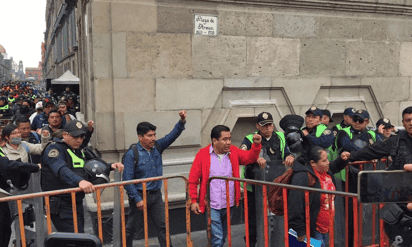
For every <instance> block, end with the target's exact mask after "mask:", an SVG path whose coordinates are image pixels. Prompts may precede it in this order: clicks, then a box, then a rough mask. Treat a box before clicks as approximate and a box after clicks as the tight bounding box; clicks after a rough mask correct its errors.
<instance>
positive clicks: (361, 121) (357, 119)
mask: <svg viewBox="0 0 412 247" xmlns="http://www.w3.org/2000/svg"><path fill="white" fill-rule="evenodd" d="M353 122H355V123H360V124H363V122H365V120H363V119H362V118H359V117H354V118H353Z"/></svg>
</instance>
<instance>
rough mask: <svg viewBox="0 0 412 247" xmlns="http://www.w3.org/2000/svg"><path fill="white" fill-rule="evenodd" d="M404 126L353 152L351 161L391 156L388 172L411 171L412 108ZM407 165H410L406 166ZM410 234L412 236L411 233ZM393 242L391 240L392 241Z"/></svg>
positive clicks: (404, 113)
mask: <svg viewBox="0 0 412 247" xmlns="http://www.w3.org/2000/svg"><path fill="white" fill-rule="evenodd" d="M402 124H403V127H404V128H405V130H399V131H398V133H397V135H394V136H391V137H389V139H387V140H386V141H383V142H377V143H375V144H374V145H372V146H367V147H365V148H363V149H360V150H357V151H353V152H351V156H350V159H349V161H350V162H354V161H360V160H373V159H380V158H383V157H386V156H390V157H391V158H392V160H393V162H392V164H391V165H390V166H389V167H388V170H403V169H404V167H405V169H406V167H408V169H409V168H410V166H411V165H410V164H412V153H411V151H410V150H412V106H409V107H407V108H405V109H404V110H403V112H402ZM406 164H408V165H407V166H405V165H406ZM400 206H401V207H402V208H405V209H406V205H402V204H401V205H400ZM410 209H412V207H410ZM405 211H406V210H405ZM409 213H410V212H409ZM392 227H393V228H394V227H395V226H394V225H393V226H392ZM408 234H409V236H410V233H408ZM393 240H394V239H391V241H393Z"/></svg>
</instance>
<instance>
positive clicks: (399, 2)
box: [378, 0, 406, 5]
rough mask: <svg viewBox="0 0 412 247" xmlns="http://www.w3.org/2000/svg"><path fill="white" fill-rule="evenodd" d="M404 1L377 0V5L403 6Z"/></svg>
mask: <svg viewBox="0 0 412 247" xmlns="http://www.w3.org/2000/svg"><path fill="white" fill-rule="evenodd" d="M405 2H406V0H378V3H389V4H397V5H405Z"/></svg>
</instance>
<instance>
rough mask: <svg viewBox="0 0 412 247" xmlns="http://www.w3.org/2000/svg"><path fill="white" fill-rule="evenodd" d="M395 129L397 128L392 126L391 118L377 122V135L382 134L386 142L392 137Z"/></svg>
mask: <svg viewBox="0 0 412 247" xmlns="http://www.w3.org/2000/svg"><path fill="white" fill-rule="evenodd" d="M394 129H395V126H393V125H392V124H391V120H389V118H386V117H384V118H380V119H379V120H378V121H377V122H376V130H375V133H376V134H382V136H383V139H384V140H386V139H388V138H389V137H391V135H392V131H393V130H394Z"/></svg>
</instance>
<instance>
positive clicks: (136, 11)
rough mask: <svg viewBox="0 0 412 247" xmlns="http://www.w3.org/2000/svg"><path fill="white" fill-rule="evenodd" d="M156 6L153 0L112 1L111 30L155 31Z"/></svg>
mask: <svg viewBox="0 0 412 247" xmlns="http://www.w3.org/2000/svg"><path fill="white" fill-rule="evenodd" d="M156 30H157V6H156V4H155V2H154V1H150V2H131V3H125V2H122V3H112V31H113V32H156Z"/></svg>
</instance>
